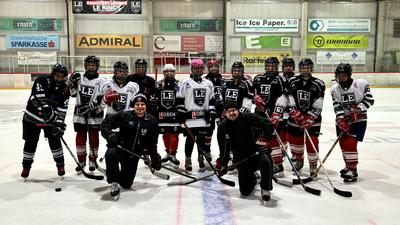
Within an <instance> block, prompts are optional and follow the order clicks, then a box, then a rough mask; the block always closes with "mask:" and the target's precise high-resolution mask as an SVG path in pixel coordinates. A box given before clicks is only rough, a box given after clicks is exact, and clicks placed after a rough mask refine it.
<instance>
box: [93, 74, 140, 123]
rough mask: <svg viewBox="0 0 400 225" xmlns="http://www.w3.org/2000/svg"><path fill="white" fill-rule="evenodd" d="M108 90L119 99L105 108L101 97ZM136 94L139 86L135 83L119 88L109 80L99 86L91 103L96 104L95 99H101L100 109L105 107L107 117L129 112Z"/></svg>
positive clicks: (112, 80)
mask: <svg viewBox="0 0 400 225" xmlns="http://www.w3.org/2000/svg"><path fill="white" fill-rule="evenodd" d="M108 90H111V91H116V92H118V93H119V95H120V97H119V99H118V101H114V102H112V103H111V105H110V106H108V107H107V104H106V103H105V102H104V98H103V96H104V94H105V93H106V92H107V91H108ZM137 93H139V85H138V84H137V83H135V82H128V83H127V84H125V85H124V86H122V87H120V86H119V85H118V84H117V83H115V81H114V79H113V78H109V79H107V80H105V81H104V82H103V83H101V84H100V86H99V88H98V89H97V90H96V94H95V95H94V98H92V102H94V103H97V99H99V98H101V103H100V107H101V108H103V109H104V108H106V107H107V111H106V116H108V115H113V114H116V113H118V112H120V111H126V110H129V106H130V102H131V100H132V99H133V97H134V96H135V95H136V94H137Z"/></svg>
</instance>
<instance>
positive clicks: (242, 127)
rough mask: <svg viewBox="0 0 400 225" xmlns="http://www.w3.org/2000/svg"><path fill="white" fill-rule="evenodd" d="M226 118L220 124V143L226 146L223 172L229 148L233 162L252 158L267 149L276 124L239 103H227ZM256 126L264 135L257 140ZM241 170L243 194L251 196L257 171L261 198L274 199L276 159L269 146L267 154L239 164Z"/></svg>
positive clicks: (227, 159)
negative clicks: (242, 109)
mask: <svg viewBox="0 0 400 225" xmlns="http://www.w3.org/2000/svg"><path fill="white" fill-rule="evenodd" d="M225 116H226V118H225V119H223V120H222V121H221V123H220V124H219V125H218V133H217V137H218V145H219V148H220V149H223V157H222V165H223V166H222V168H221V170H220V171H221V172H220V174H221V175H223V174H226V172H227V169H228V168H227V165H228V161H229V154H230V151H232V153H233V161H234V163H236V162H239V161H241V160H243V159H246V158H247V157H250V156H251V155H253V154H254V153H256V152H257V151H259V150H266V149H267V148H268V145H269V143H268V142H269V140H271V139H272V133H273V126H272V124H271V122H270V121H269V120H268V119H267V118H265V117H261V116H258V115H256V114H253V113H241V112H239V106H238V105H237V103H236V102H232V101H229V102H226V103H225ZM253 128H258V129H261V130H262V131H263V132H262V134H263V135H262V136H260V137H259V138H258V139H257V142H255V139H254V134H253V132H252V131H253ZM236 168H237V170H238V180H239V190H240V193H241V194H242V195H243V196H248V195H250V194H251V193H252V192H253V190H254V187H255V186H256V184H257V178H256V176H255V174H254V172H256V171H258V170H259V171H260V174H261V181H260V187H261V197H262V199H263V200H264V201H269V200H270V199H271V193H270V191H271V190H272V176H273V162H272V159H271V155H270V150H269V149H268V150H267V152H266V153H264V154H260V155H257V156H254V157H252V158H249V160H248V161H247V162H244V163H243V164H240V165H238V166H236Z"/></svg>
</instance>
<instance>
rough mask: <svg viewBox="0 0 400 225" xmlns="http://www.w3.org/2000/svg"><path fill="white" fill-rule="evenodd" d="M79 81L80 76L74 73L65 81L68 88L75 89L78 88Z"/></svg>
mask: <svg viewBox="0 0 400 225" xmlns="http://www.w3.org/2000/svg"><path fill="white" fill-rule="evenodd" d="M80 79H81V74H80V73H77V72H74V73H72V74H71V76H70V77H69V78H68V80H67V85H68V86H70V87H77V86H78V81H79V80H80Z"/></svg>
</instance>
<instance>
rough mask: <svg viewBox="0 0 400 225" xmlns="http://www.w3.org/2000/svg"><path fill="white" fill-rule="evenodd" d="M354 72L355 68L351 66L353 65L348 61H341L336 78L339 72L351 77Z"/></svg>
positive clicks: (336, 71)
mask: <svg viewBox="0 0 400 225" xmlns="http://www.w3.org/2000/svg"><path fill="white" fill-rule="evenodd" d="M352 72H353V69H352V68H351V65H350V64H348V63H340V64H339V65H338V66H337V67H336V70H335V78H337V76H338V75H339V74H346V75H347V76H349V78H350V77H351V74H352Z"/></svg>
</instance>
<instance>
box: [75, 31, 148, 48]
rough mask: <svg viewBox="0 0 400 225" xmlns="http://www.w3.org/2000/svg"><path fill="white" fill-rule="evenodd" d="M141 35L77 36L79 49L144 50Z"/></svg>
mask: <svg viewBox="0 0 400 225" xmlns="http://www.w3.org/2000/svg"><path fill="white" fill-rule="evenodd" d="M142 45H143V43H142V36H140V35H111V34H104V35H103V34H97V35H76V47H77V48H120V49H130V48H142Z"/></svg>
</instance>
